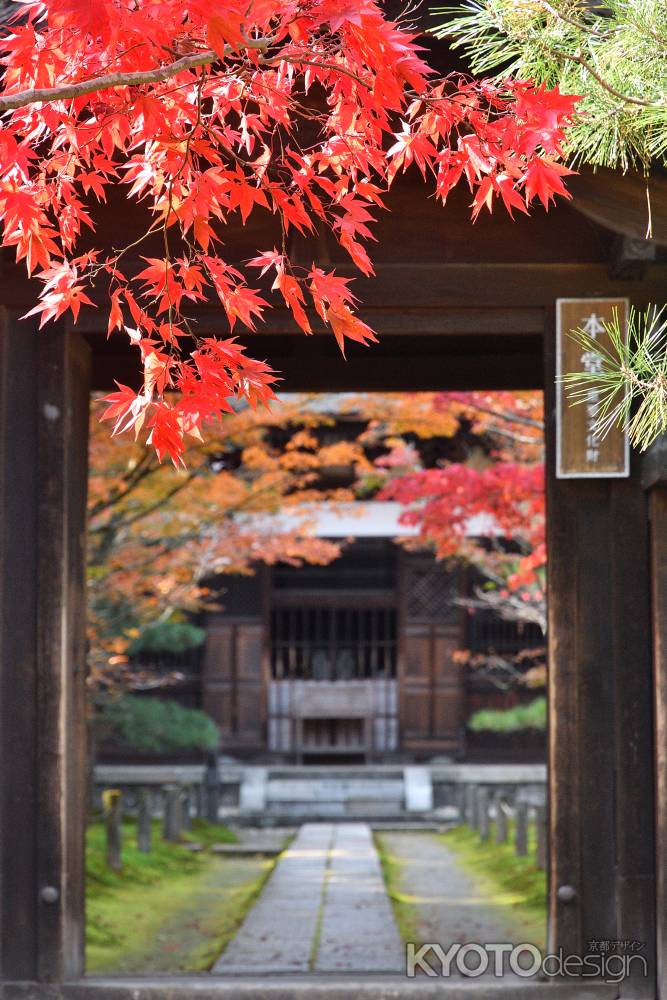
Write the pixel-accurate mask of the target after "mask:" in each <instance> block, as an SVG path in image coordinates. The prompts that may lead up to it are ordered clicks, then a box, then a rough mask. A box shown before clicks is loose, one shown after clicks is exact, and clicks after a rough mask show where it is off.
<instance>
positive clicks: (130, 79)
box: [0, 46, 259, 111]
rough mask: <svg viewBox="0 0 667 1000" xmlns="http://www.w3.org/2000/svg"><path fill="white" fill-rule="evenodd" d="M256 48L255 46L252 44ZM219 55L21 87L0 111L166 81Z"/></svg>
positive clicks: (2, 101) (207, 54) (200, 54)
mask: <svg viewBox="0 0 667 1000" xmlns="http://www.w3.org/2000/svg"><path fill="white" fill-rule="evenodd" d="M256 47H259V46H256ZM218 59H220V56H219V55H218V53H217V52H213V50H212V49H211V50H207V51H205V52H195V53H193V54H192V55H189V56H183V58H182V59H177V60H176V62H173V63H168V65H166V66H156V67H155V69H148V70H140V71H136V72H130V73H121V72H118V73H107V74H106V76H98V77H96V79H94V80H82V82H81V83H70V84H63V85H62V86H60V87H37V88H33V89H32V90H21V91H19V92H18V93H16V94H10V95H9V96H6V97H0V111H15V110H16V109H17V108H24V107H27V106H28V105H29V104H37V103H38V102H39V103H42V104H51V103H53V102H54V101H65V100H69V99H71V98H74V97H84V96H85V95H86V94H93V93H94V92H95V91H96V90H110V89H111V88H113V87H139V86H141V85H142V84H144V83H160V82H162V81H163V80H168V79H169V78H170V77H171V76H175V75H176V74H177V73H182V72H183V71H184V70H187V69H195V68H196V67H197V66H206V65H207V64H209V63H213V62H217V60H218Z"/></svg>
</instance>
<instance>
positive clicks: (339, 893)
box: [212, 823, 405, 975]
mask: <svg viewBox="0 0 667 1000" xmlns="http://www.w3.org/2000/svg"><path fill="white" fill-rule="evenodd" d="M404 964H405V959H404V951H403V946H402V944H401V940H400V937H399V934H398V930H397V928H396V923H395V921H394V915H393V912H392V909H391V903H390V901H389V898H388V896H387V892H386V889H385V885H384V880H383V878H382V871H381V868H380V862H379V858H378V854H377V851H376V850H375V846H374V844H373V840H372V835H371V831H370V828H369V827H368V825H367V824H365V823H341V824H334V823H306V824H304V826H302V827H301V829H300V830H299V832H298V834H297V836H296V838H295V839H294V841H293V842H292V844H291V845H290V847H289V848H288V850H287V851H286V852H285V853H284V854H283V856H282V857H281V859H280V860H279V861H278V864H277V865H276V868H275V870H274V872H273V874H272V876H271V878H270V879H269V881H268V882H267V884H266V886H265V888H264V890H263V892H262V894H261V895H260V897H259V899H258V901H257V902H256V903H255V905H254V907H253V908H252V910H251V911H250V913H249V914H248V916H247V917H246V919H245V921H244V923H243V925H242V927H241V929H240V930H239V932H238V933H237V935H236V937H235V938H234V939H233V940H232V941H231V942H230V944H229V946H228V947H227V950H226V951H225V952H224V954H223V955H222V956H221V957H220V958H219V959H218V961H217V962H216V964H215V965H214V967H213V969H212V972H213V973H214V974H215V975H262V974H268V973H278V974H279V973H306V972H309V971H311V970H312V968H313V965H314V971H316V972H358V973H375V972H400V971H401V970H402V969H403V968H404Z"/></svg>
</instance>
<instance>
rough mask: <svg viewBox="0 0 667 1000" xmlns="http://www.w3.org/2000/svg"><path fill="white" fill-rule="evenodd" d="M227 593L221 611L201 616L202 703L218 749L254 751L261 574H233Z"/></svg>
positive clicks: (261, 722)
mask: <svg viewBox="0 0 667 1000" xmlns="http://www.w3.org/2000/svg"><path fill="white" fill-rule="evenodd" d="M227 595H228V596H226V594H225V593H223V594H222V596H221V602H222V605H223V611H222V612H221V613H219V614H210V615H208V616H207V628H206V632H207V636H206V651H205V655H204V669H203V674H202V703H203V708H204V711H205V712H207V713H208V714H209V715H210V716H211V718H212V719H213V720H214V722H215V723H216V725H217V726H218V728H219V730H220V742H221V748H222V749H223V750H227V751H228V752H229V753H232V754H235V753H241V754H246V753H256V752H258V751H262V750H263V749H264V747H265V741H266V735H265V719H264V695H265V686H264V636H265V628H264V611H263V574H261V573H258V574H257V576H255V577H244V578H233V586H230V587H229V588H228V590H227Z"/></svg>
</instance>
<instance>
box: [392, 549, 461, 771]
mask: <svg viewBox="0 0 667 1000" xmlns="http://www.w3.org/2000/svg"><path fill="white" fill-rule="evenodd" d="M401 576H402V580H401V603H402V656H401V670H400V675H399V676H400V680H399V691H400V727H401V747H402V749H403V750H405V751H407V752H410V753H416V754H424V755H433V754H437V753H454V754H455V753H458V752H459V751H460V750H461V749H462V748H463V740H464V729H463V727H464V724H465V720H464V718H463V713H464V708H465V696H464V687H463V677H462V668H461V665H460V664H459V663H457V659H456V656H455V653H456V651H457V650H458V649H460V648H461V646H462V644H463V609H462V608H461V607H460V606H459V605H457V604H456V598H457V597H459V596H460V594H461V571H460V569H454V570H453V571H449V570H447V569H446V568H444V567H443V566H442V564H439V563H436V562H435V560H434V559H433V557H431V556H420V555H410V554H407V553H405V554H404V555H403V558H402V571H401Z"/></svg>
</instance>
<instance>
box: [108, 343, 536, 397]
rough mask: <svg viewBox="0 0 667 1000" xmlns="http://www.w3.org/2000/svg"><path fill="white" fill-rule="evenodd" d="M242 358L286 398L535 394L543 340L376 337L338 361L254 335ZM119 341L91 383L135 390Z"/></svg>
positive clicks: (135, 366) (129, 359)
mask: <svg viewBox="0 0 667 1000" xmlns="http://www.w3.org/2000/svg"><path fill="white" fill-rule="evenodd" d="M241 339H242V340H243V342H244V343H245V344H246V345H247V348H248V352H249V353H250V354H251V355H252V356H253V357H256V358H261V359H262V360H266V361H268V362H269V363H270V364H271V365H272V367H273V368H274V369H275V370H276V371H277V372H278V373H279V375H280V377H281V378H282V382H281V383H280V386H279V388H280V389H282V390H283V391H285V392H288V391H289V392H293V391H304V392H343V391H356V390H366V391H368V392H372V391H382V392H387V391H392V390H393V391H395V392H399V391H406V392H409V391H413V390H414V391H417V390H421V391H427V390H439V389H442V390H445V389H451V390H462V389H489V390H490V389H539V388H541V386H542V341H541V338H540V337H538V336H527V335H525V334H522V335H520V336H518V337H511V336H501V335H497V336H491V337H489V336H479V337H454V336H452V337H433V336H425V337H423V336H417V335H411V336H394V337H383V338H381V340H380V342H379V343H377V344H371V345H370V346H368V347H362V346H361V345H359V344H354V343H352V344H350V345H349V346H348V348H347V359H345V358H343V356H342V355H341V353H340V350H339V349H338V346H337V344H336V342H335V340H334V338H333V336H329V337H306V336H304V335H303V334H294V335H292V334H285V335H278V334H268V335H263V334H253V335H250V336H248V337H243V338H241ZM118 346H119V345H118V340H117V339H115V338H111V339H110V340H106V339H104V340H101V339H97V340H95V342H94V351H93V384H94V386H95V388H96V389H100V390H103V389H111V388H113V379H117V380H118V381H119V382H123V383H125V384H127V385H133V386H137V387H138V384H139V381H140V377H141V370H140V366H139V361H138V355H137V353H136V351H133V352H132V353H125V352H123V353H117V349H118Z"/></svg>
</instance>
